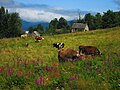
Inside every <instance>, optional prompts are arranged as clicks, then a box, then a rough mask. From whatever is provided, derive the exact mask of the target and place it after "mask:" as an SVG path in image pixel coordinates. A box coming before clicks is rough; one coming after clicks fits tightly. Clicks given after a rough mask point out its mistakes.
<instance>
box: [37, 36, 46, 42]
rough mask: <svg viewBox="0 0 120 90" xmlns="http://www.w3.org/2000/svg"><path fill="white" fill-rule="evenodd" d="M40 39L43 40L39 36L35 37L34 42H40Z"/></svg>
mask: <svg viewBox="0 0 120 90" xmlns="http://www.w3.org/2000/svg"><path fill="white" fill-rule="evenodd" d="M42 39H44V38H43V37H41V36H35V40H36V41H40V40H42Z"/></svg>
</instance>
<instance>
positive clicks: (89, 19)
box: [84, 13, 95, 29]
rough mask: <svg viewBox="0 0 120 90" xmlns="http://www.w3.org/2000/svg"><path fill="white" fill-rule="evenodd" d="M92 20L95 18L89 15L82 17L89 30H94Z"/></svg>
mask: <svg viewBox="0 0 120 90" xmlns="http://www.w3.org/2000/svg"><path fill="white" fill-rule="evenodd" d="M94 18H95V17H94V16H93V15H91V13H88V14H86V15H85V17H84V20H85V23H87V24H88V26H89V28H90V29H95V26H94Z"/></svg>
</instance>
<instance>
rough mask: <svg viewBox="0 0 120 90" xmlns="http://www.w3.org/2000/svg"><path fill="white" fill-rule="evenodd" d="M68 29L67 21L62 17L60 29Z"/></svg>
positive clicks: (59, 22)
mask: <svg viewBox="0 0 120 90" xmlns="http://www.w3.org/2000/svg"><path fill="white" fill-rule="evenodd" d="M67 27H68V23H67V20H66V19H64V18H63V17H61V18H60V19H59V21H58V29H61V28H67Z"/></svg>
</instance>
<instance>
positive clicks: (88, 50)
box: [79, 46, 101, 56]
mask: <svg viewBox="0 0 120 90" xmlns="http://www.w3.org/2000/svg"><path fill="white" fill-rule="evenodd" d="M79 54H85V55H92V56H95V55H101V53H100V51H99V50H98V49H97V47H95V46H79Z"/></svg>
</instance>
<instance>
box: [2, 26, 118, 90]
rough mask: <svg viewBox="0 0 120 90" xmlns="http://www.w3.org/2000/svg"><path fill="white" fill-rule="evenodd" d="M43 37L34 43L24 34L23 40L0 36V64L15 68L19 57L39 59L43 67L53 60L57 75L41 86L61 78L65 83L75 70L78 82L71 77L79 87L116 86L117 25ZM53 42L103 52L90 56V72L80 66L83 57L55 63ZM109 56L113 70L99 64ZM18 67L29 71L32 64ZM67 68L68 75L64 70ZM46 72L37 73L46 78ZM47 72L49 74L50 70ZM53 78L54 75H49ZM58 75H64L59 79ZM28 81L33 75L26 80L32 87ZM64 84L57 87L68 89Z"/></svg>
mask: <svg viewBox="0 0 120 90" xmlns="http://www.w3.org/2000/svg"><path fill="white" fill-rule="evenodd" d="M44 38H45V39H44V40H42V41H40V42H35V40H34V38H33V37H28V38H27V39H21V38H20V37H18V38H4V39H0V67H2V66H6V65H9V66H11V67H13V68H14V70H17V69H18V68H19V66H16V64H15V63H16V62H17V60H22V61H23V62H24V61H28V60H33V61H36V60H40V62H41V63H42V65H43V66H46V65H48V66H52V65H53V63H54V64H55V65H57V69H58V71H59V74H58V71H56V73H55V72H54V74H55V75H56V76H57V77H59V78H57V77H56V78H57V79H56V78H53V79H48V80H47V81H46V83H45V85H48V86H49V85H53V84H55V85H58V84H56V83H58V81H59V83H60V84H61V83H63V81H64V82H65V83H64V84H65V85H66V83H67V80H68V81H69V79H68V77H70V76H71V75H73V74H74V75H79V74H78V73H80V75H81V79H80V81H78V80H76V79H75V80H76V82H79V83H78V84H80V85H78V88H79V89H88V88H89V89H93V88H94V89H95V88H96V89H98V88H101V89H104V90H106V89H113V88H118V79H115V78H118V77H119V76H118V70H119V66H118V63H119V61H120V27H116V28H109V29H103V30H96V31H88V32H77V33H69V34H60V35H54V36H44ZM55 42H64V43H65V48H72V49H74V50H78V46H80V45H93V46H96V47H98V49H99V50H100V51H101V52H102V54H103V55H102V57H96V58H95V60H92V59H90V62H92V66H93V67H92V68H93V71H91V73H92V74H90V72H88V71H86V68H87V66H84V65H85V64H84V63H86V62H87V60H83V61H79V62H76V63H64V64H63V65H62V66H61V65H60V66H59V63H58V58H57V49H56V48H53V45H52V44H53V43H55ZM25 43H28V44H29V46H28V47H25ZM109 59H110V60H111V61H110V65H112V67H113V69H112V68H110V66H109V65H107V66H103V61H104V60H105V61H107V60H109ZM21 63H22V62H21ZM20 65H23V64H20ZM38 67H41V66H38ZM55 67H56V66H55ZM85 67H86V68H85ZM97 67H98V68H100V69H103V68H104V70H105V73H104V74H101V73H99V74H100V75H101V76H99V75H98V74H95V72H94V70H96V69H97ZM15 68H17V69H15ZM21 68H23V69H24V72H25V70H30V71H31V70H32V71H33V68H34V65H33V66H32V65H31V66H30V67H29V68H27V69H26V68H25V67H24V66H22V67H21ZM53 68H54V67H53ZM79 69H80V70H79ZM114 69H115V71H114ZM111 70H113V71H114V72H111ZM67 71H68V73H69V74H67V73H65V72H67ZM60 73H61V74H60ZM86 73H88V74H86ZM115 73H116V74H115ZM37 74H39V73H37ZM49 74H50V72H49ZM49 74H48V73H47V72H42V74H40V75H43V76H44V75H45V76H44V78H46V77H48V76H49ZM35 75H36V74H35ZM46 75H48V76H46ZM50 75H53V73H52V74H50ZM61 75H63V77H61ZM51 77H52V76H51ZM53 77H55V76H54V75H53ZM114 77H115V78H114ZM61 78H64V80H63V81H62V82H61ZM111 78H112V82H111ZM31 80H35V79H34V77H32V79H30V82H31V83H30V85H33V86H34V82H33V81H31ZM52 80H53V81H52ZM54 81H56V82H54ZM47 82H48V83H47ZM51 83H52V84H51ZM69 83H71V85H72V81H70V82H69ZM83 83H84V84H83ZM98 83H99V84H98ZM74 84H75V83H74ZM74 84H73V85H74ZM104 84H105V85H104ZM99 85H100V86H101V87H100V86H99ZM33 86H28V87H29V88H31V87H33ZM68 86H69V85H68ZM68 86H64V85H63V86H61V87H63V88H66V89H69V87H68ZM18 87H19V86H18ZM40 87H41V86H40ZM46 87H47V86H46ZM53 87H54V86H53ZM27 89H28V88H27ZM27 89H26V90H27ZM30 90H31V89H30ZM50 90H52V89H50Z"/></svg>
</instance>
